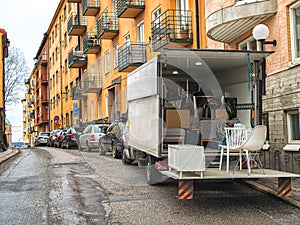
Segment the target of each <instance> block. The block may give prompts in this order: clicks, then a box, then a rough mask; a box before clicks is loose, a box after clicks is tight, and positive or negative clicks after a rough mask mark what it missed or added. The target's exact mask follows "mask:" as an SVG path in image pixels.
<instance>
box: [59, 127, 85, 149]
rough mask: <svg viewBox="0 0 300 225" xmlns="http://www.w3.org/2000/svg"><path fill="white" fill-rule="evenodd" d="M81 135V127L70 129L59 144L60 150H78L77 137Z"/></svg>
mask: <svg viewBox="0 0 300 225" xmlns="http://www.w3.org/2000/svg"><path fill="white" fill-rule="evenodd" d="M80 134H82V128H81V127H70V128H69V129H68V130H67V131H66V133H65V135H64V137H63V139H62V143H61V147H62V148H78V141H79V135H80Z"/></svg>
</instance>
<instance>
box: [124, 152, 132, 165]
mask: <svg viewBox="0 0 300 225" xmlns="http://www.w3.org/2000/svg"><path fill="white" fill-rule="evenodd" d="M122 163H123V164H128V165H131V163H132V161H131V160H130V159H128V157H127V155H126V149H123V151H122Z"/></svg>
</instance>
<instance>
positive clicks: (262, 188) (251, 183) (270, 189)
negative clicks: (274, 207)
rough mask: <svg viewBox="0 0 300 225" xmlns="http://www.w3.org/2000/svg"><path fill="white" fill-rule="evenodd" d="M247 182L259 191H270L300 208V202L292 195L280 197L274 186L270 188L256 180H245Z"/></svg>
mask: <svg viewBox="0 0 300 225" xmlns="http://www.w3.org/2000/svg"><path fill="white" fill-rule="evenodd" d="M244 183H245V184H247V185H249V186H251V187H252V188H254V189H256V190H259V191H263V192H265V193H269V194H272V195H274V196H275V197H277V198H279V199H282V200H284V201H286V202H289V203H290V204H292V205H294V206H296V207H298V208H300V202H299V201H297V200H295V199H293V198H291V197H279V196H277V192H276V191H274V190H273V189H272V188H269V187H266V186H264V185H262V184H258V183H257V182H255V181H245V182H244Z"/></svg>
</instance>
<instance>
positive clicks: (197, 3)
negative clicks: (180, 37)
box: [195, 0, 200, 49]
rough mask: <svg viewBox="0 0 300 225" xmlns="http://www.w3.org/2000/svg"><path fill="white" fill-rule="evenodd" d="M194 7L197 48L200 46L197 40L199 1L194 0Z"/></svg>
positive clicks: (198, 35)
mask: <svg viewBox="0 0 300 225" xmlns="http://www.w3.org/2000/svg"><path fill="white" fill-rule="evenodd" d="M195 8H196V14H195V19H196V48H197V49H199V48H200V44H199V40H200V34H199V30H200V25H199V20H200V17H199V1H198V0H195Z"/></svg>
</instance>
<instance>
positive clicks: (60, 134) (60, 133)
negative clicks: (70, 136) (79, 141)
mask: <svg viewBox="0 0 300 225" xmlns="http://www.w3.org/2000/svg"><path fill="white" fill-rule="evenodd" d="M66 131H67V130H66V129H63V130H60V131H58V133H57V135H56V137H55V139H54V144H53V145H54V147H55V148H60V147H61V143H62V140H63V137H64V135H65V133H66Z"/></svg>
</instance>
